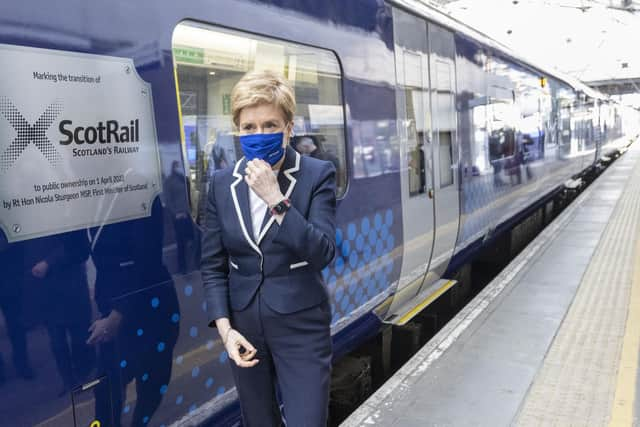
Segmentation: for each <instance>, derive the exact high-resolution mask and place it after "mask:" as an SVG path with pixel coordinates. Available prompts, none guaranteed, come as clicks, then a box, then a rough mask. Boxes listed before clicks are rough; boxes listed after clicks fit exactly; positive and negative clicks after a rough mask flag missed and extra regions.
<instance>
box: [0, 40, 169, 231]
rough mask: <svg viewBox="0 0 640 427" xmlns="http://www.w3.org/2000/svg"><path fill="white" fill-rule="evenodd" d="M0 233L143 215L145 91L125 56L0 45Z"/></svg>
mask: <svg viewBox="0 0 640 427" xmlns="http://www.w3.org/2000/svg"><path fill="white" fill-rule="evenodd" d="M0 64H2V78H1V79H0V203H1V206H0V228H2V232H3V233H4V234H5V237H6V238H7V240H8V241H9V242H12V241H19V240H26V239H32V238H35V237H42V236H49V235H52V234H57V233H61V232H64V231H71V230H79V229H83V228H87V227H93V226H100V225H104V224H111V223H115V222H119V221H125V220H130V219H135V218H141V217H145V216H149V215H150V213H151V212H150V211H151V204H152V201H153V198H154V197H155V196H156V195H157V194H158V193H160V192H161V185H162V183H161V173H160V161H159V155H158V140H157V136H156V126H155V121H154V120H155V119H154V113H153V101H152V98H151V87H150V85H149V84H148V83H146V82H145V81H143V80H142V79H141V78H140V76H139V75H138V74H137V72H136V69H135V67H134V65H133V62H132V61H131V59H129V58H115V57H107V56H98V55H88V54H79V53H71V52H64V51H56V50H46V49H36V48H30V47H18V46H10V45H3V44H0Z"/></svg>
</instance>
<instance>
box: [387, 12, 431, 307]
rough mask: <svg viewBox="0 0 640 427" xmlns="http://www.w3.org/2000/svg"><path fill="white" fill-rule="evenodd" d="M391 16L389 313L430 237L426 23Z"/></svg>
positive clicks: (409, 285) (426, 252) (421, 267)
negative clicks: (395, 183) (393, 131)
mask: <svg viewBox="0 0 640 427" xmlns="http://www.w3.org/2000/svg"><path fill="white" fill-rule="evenodd" d="M393 18H394V38H395V55H396V79H397V91H396V104H397V111H398V135H399V138H400V147H401V172H400V175H401V188H402V219H403V242H404V245H403V258H402V271H401V276H400V281H399V284H398V288H397V292H396V295H395V296H394V299H393V301H392V303H391V306H390V308H389V312H390V313H394V312H397V311H398V309H401V308H402V306H403V305H404V303H405V302H407V301H409V300H411V299H413V298H414V297H415V296H416V294H417V293H418V291H419V290H420V286H421V285H422V281H423V279H424V276H425V273H426V272H427V268H428V265H429V260H430V257H431V250H432V247H433V240H434V199H433V197H434V193H433V154H432V150H433V144H432V143H431V114H430V111H429V110H430V109H429V56H428V44H427V23H426V21H424V20H423V19H421V18H418V17H415V16H413V15H410V14H408V13H406V12H404V11H401V10H398V9H394V10H393Z"/></svg>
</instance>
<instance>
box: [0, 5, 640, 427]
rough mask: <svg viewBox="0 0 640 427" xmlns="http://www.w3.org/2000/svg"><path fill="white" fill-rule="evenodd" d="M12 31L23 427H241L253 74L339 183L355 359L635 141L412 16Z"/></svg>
mask: <svg viewBox="0 0 640 427" xmlns="http://www.w3.org/2000/svg"><path fill="white" fill-rule="evenodd" d="M0 30H1V31H0V43H1V44H0V56H2V61H1V62H2V64H3V79H2V80H0V175H2V180H1V181H0V182H2V185H0V188H1V189H2V197H1V198H2V211H1V215H0V227H1V228H2V240H1V242H0V260H1V265H2V270H3V272H4V274H3V278H2V279H0V309H1V310H2V313H3V316H2V320H3V322H2V323H1V324H0V354H1V356H2V358H1V359H0V360H2V364H1V365H0V387H2V388H3V397H4V398H3V399H2V401H1V402H0V416H1V417H2V420H3V423H6V424H7V425H11V426H14V425H15V426H19V425H20V426H21V425H39V426H71V425H76V426H92V427H98V426H112V425H113V426H119V425H136V426H137V425H157V426H169V425H187V424H188V425H191V424H193V423H200V422H202V423H204V422H213V423H215V424H216V425H225V424H232V423H234V422H236V421H237V420H238V417H239V412H238V407H237V404H236V398H235V394H234V390H233V382H232V379H231V375H230V372H229V369H228V363H229V361H228V357H227V355H226V353H225V352H224V350H223V346H222V344H221V342H220V340H219V338H218V336H217V335H216V333H215V332H214V331H212V330H210V329H208V328H207V327H206V324H205V323H206V317H205V310H206V307H205V306H203V298H202V292H201V283H200V276H199V271H198V268H199V261H198V260H199V251H200V244H199V239H200V223H201V222H202V220H203V215H204V213H203V199H204V197H205V196H206V193H207V190H208V182H209V177H210V176H211V174H212V173H213V171H215V170H216V169H220V168H225V167H232V166H233V165H234V164H235V162H236V161H237V160H238V159H239V158H240V157H241V156H242V153H241V152H240V150H239V146H238V143H237V140H236V138H235V137H234V136H235V135H234V129H233V128H232V126H231V117H230V91H231V88H232V87H233V85H234V84H235V82H236V81H237V80H238V79H239V78H240V77H241V76H242V75H243V74H244V73H245V72H246V71H248V70H250V69H260V68H263V69H266V68H268V69H274V70H277V71H280V72H282V73H283V74H284V75H285V76H286V77H287V78H288V79H289V80H290V81H291V82H292V83H293V85H294V87H295V89H296V97H297V102H298V111H297V113H296V116H295V134H296V137H295V139H294V140H293V141H292V144H293V145H294V147H295V148H296V149H297V150H298V151H299V152H300V153H302V154H303V155H310V156H314V157H318V158H321V159H323V160H326V161H331V162H332V163H334V165H335V166H336V169H337V171H338V174H337V187H338V194H337V197H338V213H337V215H338V230H337V232H336V236H335V237H336V243H337V248H338V251H337V255H336V258H335V261H334V262H333V263H332V264H331V265H330V266H329V267H328V268H326V269H325V270H324V271H323V275H324V278H325V280H326V283H327V288H328V292H329V295H330V297H331V303H332V312H333V331H334V342H335V353H336V357H340V356H341V355H343V354H345V353H346V352H348V351H350V350H351V349H353V348H355V347H356V346H357V345H358V344H359V343H361V342H363V341H364V340H365V339H367V338H368V337H370V336H372V335H373V334H375V333H376V332H377V331H378V330H379V327H380V325H381V322H382V321H385V322H389V323H395V324H403V323H406V322H407V321H409V320H410V319H411V317H412V316H413V315H415V314H416V313H417V312H418V311H419V310H420V309H421V308H423V307H424V306H426V305H427V304H428V303H429V302H430V301H432V300H433V299H435V298H437V297H438V296H439V295H441V294H442V293H444V292H445V291H446V290H447V289H449V288H451V287H452V286H454V284H455V282H454V281H452V280H449V279H450V278H451V277H452V273H453V272H455V271H456V270H457V269H459V268H460V267H461V266H463V265H464V264H465V263H467V262H468V261H469V259H470V258H471V257H472V256H473V255H474V254H475V252H476V251H477V250H478V248H480V247H481V246H482V244H483V243H486V242H488V241H490V240H491V238H493V237H495V236H497V235H499V233H500V231H501V230H502V229H506V227H507V226H508V225H509V224H510V223H513V222H514V221H516V220H517V219H518V218H520V217H521V216H522V215H523V213H524V212H526V211H527V210H530V209H531V208H532V207H533V206H537V205H538V204H539V203H540V202H541V201H543V200H545V197H550V195H552V194H554V192H557V191H558V190H559V189H561V188H562V185H563V183H564V182H566V181H567V180H569V179H571V178H573V177H576V176H578V175H579V174H581V173H582V172H583V171H585V170H586V169H588V168H590V167H591V166H593V165H594V164H595V163H596V161H597V159H598V156H606V155H609V154H610V153H612V152H613V150H615V149H617V148H616V147H618V145H616V144H618V143H619V141H620V140H621V139H623V138H625V137H626V138H628V135H627V134H625V133H624V128H623V125H625V124H627V123H636V124H637V116H635V119H633V118H632V119H629V117H633V116H634V113H631V112H628V113H627V114H626V115H623V113H622V111H623V109H622V108H621V107H620V106H618V105H616V104H612V103H611V102H609V101H608V100H606V99H604V98H603V97H602V96H601V95H599V94H597V93H595V92H593V91H590V90H589V89H588V88H586V87H584V86H582V85H581V84H580V83H579V82H575V81H572V80H571V79H569V78H567V77H565V76H560V75H558V74H555V73H552V72H549V71H546V70H545V69H543V68H539V67H535V66H533V65H531V64H530V63H528V62H526V61H524V60H521V59H520V58H518V57H517V56H516V55H514V54H513V53H511V52H508V51H507V50H506V49H504V48H503V47H502V46H500V45H498V44H497V43H495V42H493V41H491V40H489V39H487V38H486V37H485V36H483V35H482V34H479V33H477V32H474V31H473V30H471V29H469V28H467V27H465V26H464V25H462V24H460V23H458V22H456V21H454V20H452V19H451V18H449V17H446V16H444V15H442V14H440V13H438V12H437V11H435V10H433V9H431V8H429V7H427V6H425V5H422V4H420V3H418V2H413V1H409V0H406V1H398V2H394V3H385V2H383V1H380V0H375V1H374V0H371V1H369V0H366V1H365V0H361V1H353V2H348V3H344V2H340V1H337V0H336V1H327V2H323V3H318V2H311V1H303V0H299V1H296V0H292V1H286V2H285V1H275V0H273V1H260V2H255V1H231V0H220V1H218V2H216V3H215V4H212V3H211V2H207V1H204V0H191V1H189V2H182V3H175V2H174V3H167V4H158V3H157V2H152V1H150V0H140V1H138V2H136V4H135V5H134V4H130V2H125V1H120V0H114V1H112V2H109V3H105V4H102V3H91V4H90V3H86V2H83V1H80V0H68V1H63V2H57V3H56V4H53V3H46V2H38V1H34V0H27V1H24V2H12V3H11V2H9V3H5V4H2V5H0ZM623 117H627V119H624V120H623ZM595 135H597V137H596V136H595Z"/></svg>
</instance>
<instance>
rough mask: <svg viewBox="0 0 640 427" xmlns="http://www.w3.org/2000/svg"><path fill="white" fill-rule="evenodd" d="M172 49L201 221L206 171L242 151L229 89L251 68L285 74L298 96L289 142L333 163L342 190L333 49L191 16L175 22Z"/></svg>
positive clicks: (339, 98) (337, 75)
mask: <svg viewBox="0 0 640 427" xmlns="http://www.w3.org/2000/svg"><path fill="white" fill-rule="evenodd" d="M172 47H173V58H174V64H175V71H176V85H177V87H178V91H179V105H180V118H181V123H182V131H183V135H182V142H183V144H182V146H183V156H184V159H185V167H186V168H187V172H188V174H189V177H190V192H191V194H190V196H191V202H192V203H191V208H192V214H193V216H194V218H195V219H196V221H197V222H198V223H200V222H201V220H202V218H203V213H204V203H202V201H203V200H204V198H205V197H206V193H207V190H208V182H209V178H210V177H211V174H212V173H213V171H215V170H217V169H221V168H224V167H228V166H232V165H233V164H235V162H236V161H237V160H239V159H240V158H241V157H242V151H241V149H240V146H239V142H238V140H237V138H236V129H234V126H233V122H232V117H231V89H232V88H233V86H234V85H235V84H236V82H237V81H238V80H240V78H241V77H242V76H243V75H244V74H245V73H247V72H248V71H251V70H265V69H269V70H273V71H276V72H279V73H281V74H282V75H283V76H285V78H287V79H289V81H290V82H291V83H292V85H293V86H294V89H295V95H296V102H297V111H296V114H295V117H294V134H295V138H294V139H293V140H292V141H291V145H292V146H293V147H294V148H295V149H296V150H298V151H299V152H300V153H301V154H303V155H309V156H312V157H316V158H320V159H323V160H327V161H331V162H332V163H333V164H334V165H335V167H336V170H337V176H336V184H337V196H338V197H340V196H342V195H343V194H344V192H345V189H346V186H347V173H346V153H345V151H346V147H345V125H344V113H343V101H342V99H343V98H342V83H341V71H340V65H339V63H338V59H337V58H336V56H335V54H334V53H332V52H330V51H327V50H323V49H319V48H314V47H309V46H303V45H299V44H295V43H290V42H284V41H280V40H273V39H269V38H265V37H260V36H256V35H253V34H246V33H242V32H238V31H232V30H228V29H222V28H217V27H212V26H206V25H203V24H198V23H192V22H185V23H181V24H180V25H178V26H177V27H176V29H175V31H174V33H173V42H172Z"/></svg>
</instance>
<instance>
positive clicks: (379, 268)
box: [322, 209, 397, 323]
mask: <svg viewBox="0 0 640 427" xmlns="http://www.w3.org/2000/svg"><path fill="white" fill-rule="evenodd" d="M393 223H394V217H393V212H392V210H391V209H387V210H386V211H384V212H376V213H375V214H374V215H370V216H365V217H364V218H360V219H359V220H356V221H352V222H350V223H348V224H347V225H346V227H339V228H337V229H336V248H337V251H336V259H335V260H334V262H333V263H332V265H330V266H328V267H327V268H325V269H324V270H323V271H322V275H323V277H324V279H325V282H326V283H327V287H328V289H329V293H330V295H331V312H332V319H331V320H332V323H336V322H337V321H338V320H340V319H341V318H343V317H345V316H347V315H348V314H349V313H350V312H351V311H352V310H354V309H355V308H356V307H359V306H360V305H362V304H364V303H365V302H367V301H369V300H370V299H371V298H373V297H375V296H376V295H378V294H380V293H381V292H383V291H384V290H385V289H387V287H389V285H390V284H391V280H390V276H391V272H392V271H393V258H392V257H391V251H393V249H394V248H395V244H396V240H397V239H396V237H395V236H394V235H393V232H392V230H393Z"/></svg>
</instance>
